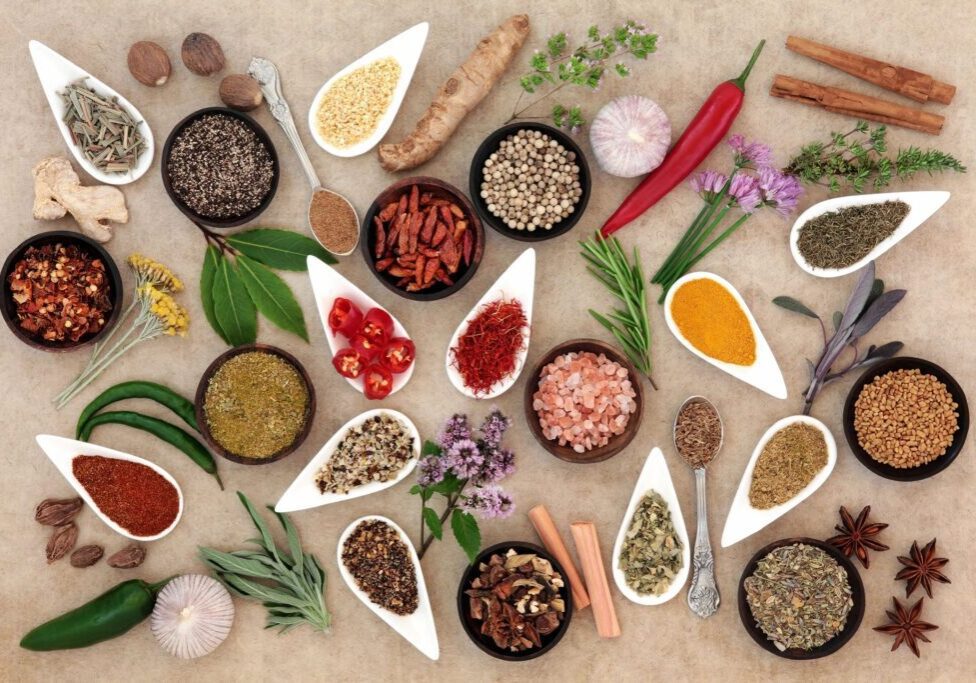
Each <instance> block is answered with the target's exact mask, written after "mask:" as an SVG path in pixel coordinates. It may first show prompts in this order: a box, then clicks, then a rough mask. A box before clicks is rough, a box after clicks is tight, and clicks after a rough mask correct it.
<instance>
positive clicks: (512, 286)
mask: <svg viewBox="0 0 976 683" xmlns="http://www.w3.org/2000/svg"><path fill="white" fill-rule="evenodd" d="M534 292H535V249H531V248H530V249H526V250H525V251H523V252H522V255H521V256H519V257H518V258H517V259H515V261H513V262H512V265H510V266H509V267H508V268H507V269H506V270H505V272H504V273H502V274H501V276H500V277H499V278H498V279H497V280H495V284H493V285H492V286H491V287H489V288H488V291H487V292H485V294H484V296H482V297H481V298H480V299H479V300H478V303H476V304H475V305H474V308H472V309H471V311H469V312H468V314H467V315H466V316H464V320H462V321H461V324H460V325H458V326H457V329H456V330H454V335H453V336H452V337H451V341H450V342H448V344H447V357H446V359H445V361H444V363H445V367H446V369H447V378H448V379H449V380H451V384H453V385H454V388H455V389H457V390H458V391H460V392H461V393H462V394H464V395H465V396H467V397H468V398H478V399H489V398H495V397H496V396H501V395H502V394H504V393H505V392H506V391H508V390H509V389H511V388H512V385H513V384H515V382H516V380H518V378H519V375H521V374H522V368H523V367H525V359H526V357H527V356H528V354H529V340H530V337H531V333H532V300H533V295H534ZM499 299H517V300H518V301H519V302H521V304H522V310H523V311H525V319H526V320H527V321H528V323H529V325H528V327H527V328H525V330H524V335H525V343H524V344H523V346H522V351H521V352H520V353H519V356H518V358H517V359H516V361H515V371H514V372H512V374H510V375H509V376H508V377H505V378H504V379H502V380H500V381H498V382H496V383H495V384H494V385H493V386H492V387H491V389H490V390H489V391H488V392H487V393H485V394H476V393H475V392H473V391H471V390H470V389H468V387H467V386H465V384H464V379H463V378H462V377H461V373H459V372H458V371H457V368H455V367H454V363H453V362H452V359H451V349H453V348H454V346H455V345H456V344H457V341H458V338H459V337H460V336H461V335H462V334H463V333H464V332H465V330H467V329H468V321H469V320H471V319H472V318H474V317H475V315H477V313H478V311H479V310H481V307H482V306H484V305H485V304H488V303H491V302H493V301H498V300H499Z"/></svg>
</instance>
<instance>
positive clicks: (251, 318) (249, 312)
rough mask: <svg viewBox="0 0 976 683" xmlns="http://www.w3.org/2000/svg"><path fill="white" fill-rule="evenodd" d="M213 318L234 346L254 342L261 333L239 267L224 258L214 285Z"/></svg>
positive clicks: (252, 303) (255, 310)
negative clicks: (238, 270)
mask: <svg viewBox="0 0 976 683" xmlns="http://www.w3.org/2000/svg"><path fill="white" fill-rule="evenodd" d="M213 303H214V318H215V319H216V320H217V324H218V325H219V326H220V329H221V330H223V332H224V335H226V336H225V340H226V341H227V343H228V344H230V345H231V346H240V345H241V344H253V343H254V341H255V339H257V336H258V312H257V309H256V308H255V307H254V302H253V301H252V300H251V296H250V295H249V294H248V291H247V289H246V288H245V287H244V283H243V281H241V276H240V274H239V273H238V272H237V267H236V266H235V265H234V264H233V263H231V262H230V260H229V259H226V258H224V259H221V260H220V267H219V269H218V271H217V279H216V281H215V282H214V287H213Z"/></svg>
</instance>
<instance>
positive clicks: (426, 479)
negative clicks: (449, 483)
mask: <svg viewBox="0 0 976 683" xmlns="http://www.w3.org/2000/svg"><path fill="white" fill-rule="evenodd" d="M417 469H418V470H419V471H420V473H419V474H418V475H417V483H418V484H420V485H421V486H433V485H434V484H439V483H440V482H442V481H444V475H445V474H447V463H446V462H445V461H444V458H442V457H440V456H437V455H428V456H427V457H426V458H423V459H422V460H421V461H420V462H418V463H417Z"/></svg>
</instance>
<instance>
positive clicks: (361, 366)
mask: <svg viewBox="0 0 976 683" xmlns="http://www.w3.org/2000/svg"><path fill="white" fill-rule="evenodd" d="M332 365H333V367H335V369H336V372H338V373H339V374H340V375H342V376H343V377H348V378H349V379H356V378H357V377H359V376H360V375H361V374H363V371H364V370H365V369H366V359H365V358H363V357H362V355H360V353H359V351H357V350H356V349H342V350H341V351H339V352H338V353H336V355H335V356H334V357H333V358H332Z"/></svg>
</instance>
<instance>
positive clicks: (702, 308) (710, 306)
mask: <svg viewBox="0 0 976 683" xmlns="http://www.w3.org/2000/svg"><path fill="white" fill-rule="evenodd" d="M671 317H672V318H673V319H674V322H675V324H676V325H677V326H678V329H679V330H681V334H682V335H683V336H684V338H685V339H687V340H688V342H689V343H691V345H692V346H694V347H695V348H696V349H698V350H699V351H701V352H702V353H704V354H705V355H706V356H709V357H711V358H714V359H715V360H720V361H723V362H725V363H733V364H734V365H752V364H753V363H755V362H756V337H755V336H754V335H753V333H752V326H751V325H750V324H749V319H748V317H746V314H745V311H743V310H742V307H741V306H740V305H739V303H738V301H736V299H735V297H734V296H732V294H731V293H730V292H729V291H728V290H727V289H726V288H725V287H723V286H722V285H720V284H719V283H718V282H716V281H715V280H711V279H709V278H699V279H697V280H689V281H688V282H686V283H684V284H683V285H681V286H680V287H679V288H678V291H676V292H675V293H674V298H673V299H672V300H671Z"/></svg>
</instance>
